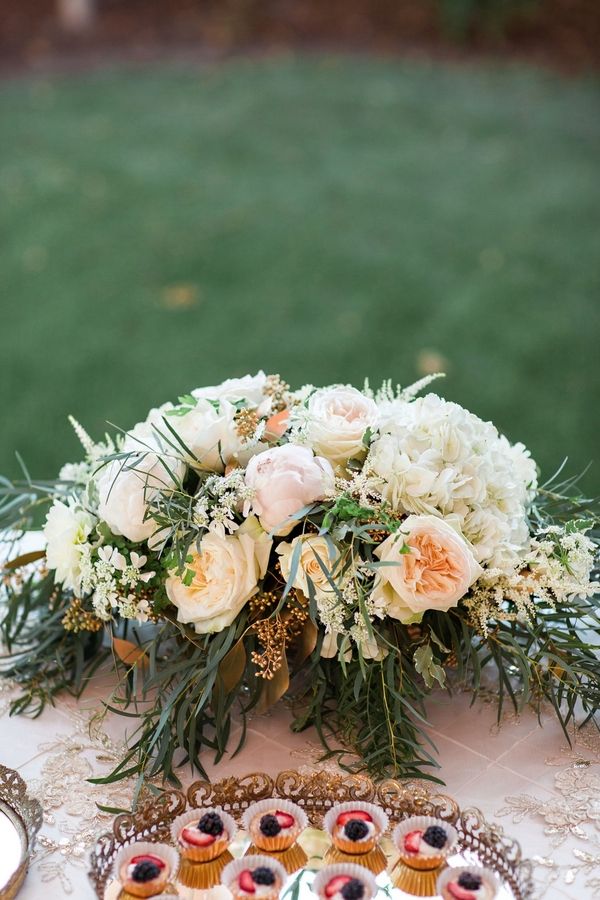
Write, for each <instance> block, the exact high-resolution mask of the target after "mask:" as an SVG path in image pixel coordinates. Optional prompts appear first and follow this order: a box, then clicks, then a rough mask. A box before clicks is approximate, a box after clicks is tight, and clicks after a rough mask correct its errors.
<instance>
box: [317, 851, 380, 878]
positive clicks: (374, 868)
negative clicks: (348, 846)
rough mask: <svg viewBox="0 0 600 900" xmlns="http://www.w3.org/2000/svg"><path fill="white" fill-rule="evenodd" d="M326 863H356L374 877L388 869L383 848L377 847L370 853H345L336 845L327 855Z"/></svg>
mask: <svg viewBox="0 0 600 900" xmlns="http://www.w3.org/2000/svg"><path fill="white" fill-rule="evenodd" d="M325 862H326V863H327V865H329V864H330V863H344V862H348V863H356V864H357V865H359V866H363V867H364V868H365V869H368V870H369V871H370V872H373V874H374V875H379V874H380V873H381V872H384V871H385V869H386V868H387V859H386V857H385V853H384V852H383V850H382V849H381V847H375V848H374V849H373V850H370V851H369V853H344V852H343V851H342V850H340V849H339V848H338V847H336V846H335V845H333V846H331V847H330V848H329V850H328V851H327V853H326V854H325Z"/></svg>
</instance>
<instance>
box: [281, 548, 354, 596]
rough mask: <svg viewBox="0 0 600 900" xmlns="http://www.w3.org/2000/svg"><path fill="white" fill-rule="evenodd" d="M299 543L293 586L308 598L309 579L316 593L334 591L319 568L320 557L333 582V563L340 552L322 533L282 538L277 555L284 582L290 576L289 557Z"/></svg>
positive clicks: (290, 565) (290, 563) (290, 564)
mask: <svg viewBox="0 0 600 900" xmlns="http://www.w3.org/2000/svg"><path fill="white" fill-rule="evenodd" d="M298 544H300V545H301V549H300V551H299V553H300V555H299V556H298V566H297V568H296V574H295V575H294V580H293V582H292V585H293V586H294V587H296V588H298V589H299V590H301V591H302V593H303V594H304V595H305V596H306V597H308V596H310V591H309V587H308V585H309V581H310V582H312V584H313V587H314V590H315V593H316V594H319V593H323V592H330V593H331V592H333V588H332V586H331V584H330V582H329V580H328V578H327V575H326V574H325V572H324V571H323V569H322V568H321V563H320V562H319V559H320V560H321V562H322V563H323V565H324V566H325V568H326V570H327V572H328V573H329V577H330V578H331V579H332V581H334V582H335V580H336V579H335V577H334V576H333V575H332V572H333V570H334V568H335V564H336V562H337V561H338V559H339V558H340V554H339V551H338V550H337V548H336V547H335V546H333V545H332V542H331V540H327V539H326V538H325V537H324V536H322V535H318V534H306V535H299V536H298V537H296V538H294V540H293V541H292V542H291V543H287V542H286V541H282V543H281V544H279V546H278V547H277V553H278V554H279V557H280V559H279V564H280V566H281V574H282V575H283V577H284V578H285V580H286V582H287V580H288V579H289V577H290V573H291V569H292V560H293V559H294V554H295V553H296V552H298V551H297V550H296V548H297V546H298Z"/></svg>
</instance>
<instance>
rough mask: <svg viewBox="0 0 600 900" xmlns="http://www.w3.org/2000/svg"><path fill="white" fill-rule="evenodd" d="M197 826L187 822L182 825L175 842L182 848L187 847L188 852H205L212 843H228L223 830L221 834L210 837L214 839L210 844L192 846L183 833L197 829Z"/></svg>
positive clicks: (226, 835)
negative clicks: (186, 830) (187, 829)
mask: <svg viewBox="0 0 600 900" xmlns="http://www.w3.org/2000/svg"><path fill="white" fill-rule="evenodd" d="M198 821H200V820H198ZM197 824H198V823H197V822H196V823H194V822H188V823H187V825H184V826H183V828H182V829H181V831H180V832H179V837H178V838H177V841H178V842H179V843H180V844H181V846H182V847H189V848H190V850H207V849H208V848H209V847H212V845H213V844H214V843H216V842H217V841H223V840H225V841H228V840H229V835H228V834H227V832H226V831H225V829H224V828H223V831H222V832H221V834H217V835H212V837H214V841H213V842H212V844H204V846H199V845H198V844H192V842H191V841H187V840H186V839H185V838H184V836H183V832H184V830H185V829H186V828H197Z"/></svg>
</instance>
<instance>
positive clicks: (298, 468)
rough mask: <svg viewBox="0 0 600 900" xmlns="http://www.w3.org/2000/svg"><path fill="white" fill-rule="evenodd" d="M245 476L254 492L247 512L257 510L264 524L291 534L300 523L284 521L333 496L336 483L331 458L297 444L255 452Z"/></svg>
mask: <svg viewBox="0 0 600 900" xmlns="http://www.w3.org/2000/svg"><path fill="white" fill-rule="evenodd" d="M245 479H246V484H247V485H248V487H250V488H252V490H253V491H254V496H253V499H252V500H251V501H248V502H247V503H246V505H245V508H244V515H247V514H248V512H250V511H252V512H254V513H255V514H256V515H257V516H258V517H259V519H260V523H261V525H262V526H263V528H264V529H265V530H266V531H271V532H275V533H276V534H277V535H285V534H289V532H290V531H291V530H292V528H293V527H294V525H295V524H296V523H295V522H291V523H288V524H286V525H283V524H282V523H283V522H285V521H286V520H287V519H289V518H290V517H291V516H293V515H295V514H296V513H297V512H299V510H301V509H302V508H303V507H305V506H309V505H310V504H311V503H314V502H315V501H316V500H322V499H323V498H324V497H327V496H329V495H330V494H331V493H332V492H333V489H334V484H335V479H334V475H333V469H332V468H331V466H330V464H329V463H328V462H327V460H326V459H322V458H321V457H319V456H314V455H313V452H312V450H309V449H308V447H298V446H296V445H295V444H284V445H283V446H281V447H273V448H272V449H271V450H266V451H265V452H264V453H260V454H259V455H258V456H254V457H253V458H252V459H251V460H250V462H249V463H248V468H247V469H246V475H245ZM276 529H277V530H276Z"/></svg>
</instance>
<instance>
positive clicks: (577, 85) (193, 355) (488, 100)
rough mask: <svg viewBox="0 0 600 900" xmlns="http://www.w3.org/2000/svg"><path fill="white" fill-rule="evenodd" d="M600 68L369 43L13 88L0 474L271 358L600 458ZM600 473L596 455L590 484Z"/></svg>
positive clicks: (548, 454)
mask: <svg viewBox="0 0 600 900" xmlns="http://www.w3.org/2000/svg"><path fill="white" fill-rule="evenodd" d="M598 100H599V92H598V82H597V81H594V80H591V79H590V80H580V81H575V80H573V81H563V80H561V79H560V78H559V77H558V76H555V75H549V74H544V73H540V72H535V71H533V70H528V69H517V68H509V69H503V70H501V69H494V68H491V67H481V66H474V65H473V66H453V65H443V64H435V65H433V64H426V63H417V62H412V63H408V62H405V63H397V62H392V61H390V62H386V61H369V60H366V59H352V58H318V57H317V58H307V59H304V60H293V59H285V58H281V59H271V60H263V61H236V62H232V63H229V64H224V65H220V66H217V67H207V68H204V69H201V68H198V69H192V68H189V67H187V68H186V67H185V66H176V65H171V66H165V67H159V68H156V67H155V68H153V69H147V70H139V69H138V70H131V71H128V70H114V71H112V70H111V71H105V72H101V73H91V74H85V75H77V76H71V77H68V78H67V77H56V78H54V79H51V80H48V79H46V80H39V79H37V80H14V81H12V82H5V83H3V84H2V85H0V119H1V121H2V123H3V125H2V132H3V138H2V141H1V142H0V228H1V229H2V234H3V238H2V242H1V245H0V256H1V259H0V273H1V278H2V282H3V283H2V289H1V300H0V302H1V304H2V310H1V311H2V316H1V324H0V360H1V363H0V364H1V366H2V377H1V379H0V403H1V408H2V411H3V415H2V437H1V440H0V472H4V473H10V474H12V475H14V474H16V473H17V471H18V466H17V463H16V460H15V456H14V451H15V449H18V450H19V451H20V452H21V454H22V455H23V457H24V458H25V459H26V461H27V463H28V465H29V467H30V470H31V471H32V472H34V473H36V474H37V475H39V476H51V475H53V473H55V472H56V471H57V470H58V468H59V467H60V465H61V464H62V463H63V462H64V461H66V460H73V459H77V458H78V456H79V449H78V445H77V443H76V440H75V438H74V436H73V435H72V434H71V432H70V428H69V426H68V424H67V422H66V416H67V414H68V413H73V414H74V415H75V416H76V417H77V418H78V419H79V420H80V421H81V422H82V423H84V424H85V426H86V427H87V428H88V429H89V430H90V431H91V432H92V433H94V434H97V435H98V434H101V433H102V432H103V429H104V422H105V420H110V421H111V422H115V423H117V424H119V425H121V426H124V427H127V426H129V425H131V424H133V422H135V421H136V420H138V419H140V418H142V417H144V416H145V414H146V411H147V409H148V408H149V407H150V406H154V405H157V404H159V403H161V402H162V401H164V400H167V399H171V398H174V397H176V396H177V395H178V394H180V393H182V392H184V391H186V390H187V389H189V388H190V387H193V386H196V385H201V384H208V383H213V382H216V381H219V380H221V379H223V378H225V377H228V376H232V375H238V374H242V373H244V372H246V371H254V370H256V369H257V368H259V367H263V368H265V369H266V370H268V371H276V372H280V373H281V374H282V375H283V376H284V377H285V378H286V379H287V380H288V381H290V382H291V383H292V384H293V385H294V386H297V385H299V384H301V383H303V382H306V381H310V382H313V383H316V384H319V383H327V382H331V381H338V380H341V381H346V380H349V381H353V382H354V383H356V384H358V385H360V384H361V383H362V379H363V377H364V376H365V375H368V376H369V378H370V379H371V382H372V383H378V382H379V381H380V380H381V379H382V378H384V377H391V378H393V379H394V380H398V381H401V382H403V383H406V382H407V381H409V380H413V379H414V378H415V377H417V376H418V375H419V374H421V373H422V370H424V369H427V368H429V367H436V366H437V365H445V366H446V367H447V369H448V373H449V378H448V379H447V380H446V382H445V383H444V384H442V385H440V388H439V389H440V391H441V392H442V393H443V394H444V395H445V396H447V397H449V398H452V399H456V400H458V401H459V402H461V403H463V404H464V405H466V406H468V407H470V408H471V409H472V410H473V411H475V412H477V413H478V414H479V415H481V416H482V417H484V418H491V419H493V420H494V421H495V423H496V424H497V425H498V427H500V428H501V429H503V430H505V431H506V432H507V433H508V435H509V436H510V437H511V438H512V439H513V440H518V439H520V440H523V441H525V443H527V444H528V445H529V446H530V448H531V450H532V452H533V453H534V455H535V456H536V458H537V459H538V461H539V462H540V463H541V464H542V467H543V468H544V469H545V471H546V474H550V473H551V471H553V470H554V468H555V467H556V466H558V464H559V463H560V462H561V460H562V458H563V457H564V456H566V455H569V456H570V463H569V469H570V470H571V471H577V470H580V469H582V468H583V467H584V466H585V465H586V464H587V462H588V461H590V460H591V459H594V458H596V459H598V452H597V438H598V408H599V401H600V382H599V378H598V354H599V351H598V338H599V336H600V328H599V324H600V307H599V302H600V296H599V287H600V262H599V254H598V227H599V225H600V165H599V161H598V160H599V149H600V116H599V115H598V113H599V110H600V104H599V102H598ZM585 485H586V487H587V488H588V490H589V489H595V490H600V466H599V465H596V466H595V467H594V468H593V469H592V471H591V472H590V473H588V475H587V476H586V479H585Z"/></svg>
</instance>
